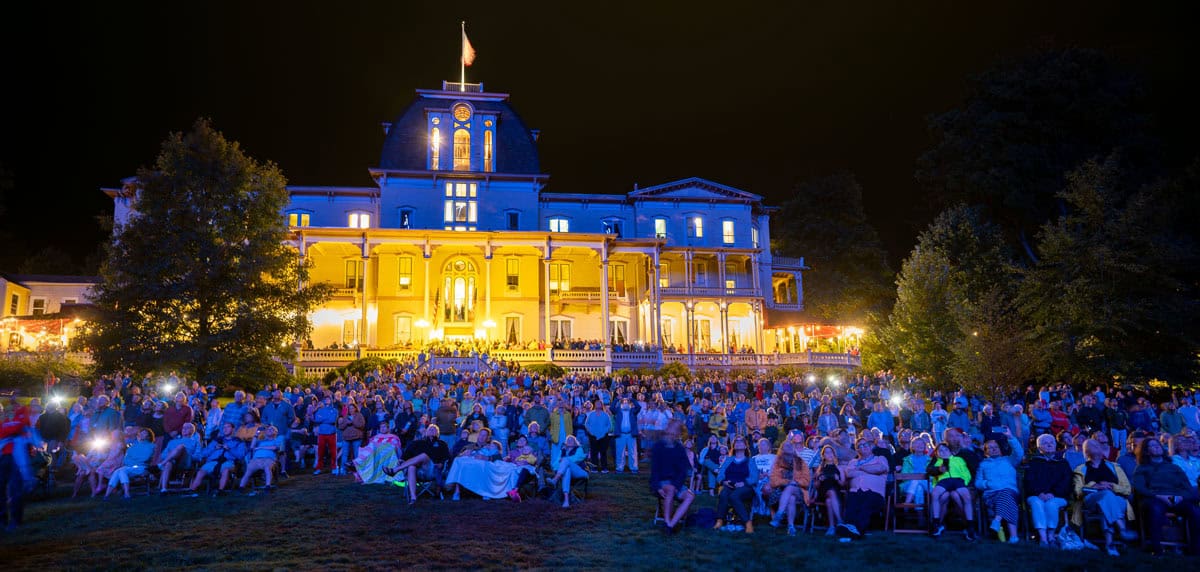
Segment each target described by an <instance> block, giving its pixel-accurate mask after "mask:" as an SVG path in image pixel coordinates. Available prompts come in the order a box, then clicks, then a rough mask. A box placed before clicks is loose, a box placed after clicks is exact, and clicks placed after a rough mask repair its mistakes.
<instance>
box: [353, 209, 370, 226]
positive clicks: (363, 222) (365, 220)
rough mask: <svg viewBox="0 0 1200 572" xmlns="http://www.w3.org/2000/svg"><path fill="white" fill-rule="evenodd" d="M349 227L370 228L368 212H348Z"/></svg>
mask: <svg viewBox="0 0 1200 572" xmlns="http://www.w3.org/2000/svg"><path fill="white" fill-rule="evenodd" d="M349 226H350V228H371V215H370V214H368V213H362V212H359V213H350V225H349Z"/></svg>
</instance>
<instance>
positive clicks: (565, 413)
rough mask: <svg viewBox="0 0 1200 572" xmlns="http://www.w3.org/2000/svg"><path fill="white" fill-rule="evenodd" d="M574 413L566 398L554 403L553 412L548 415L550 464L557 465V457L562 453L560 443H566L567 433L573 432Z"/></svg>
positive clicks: (571, 433)
mask: <svg viewBox="0 0 1200 572" xmlns="http://www.w3.org/2000/svg"><path fill="white" fill-rule="evenodd" d="M574 425H575V421H574V415H573V414H572V413H571V404H570V402H569V401H567V400H565V399H564V400H562V401H560V402H558V403H556V404H555V405H554V413H553V415H551V416H550V435H549V437H550V466H551V467H557V466H558V458H559V455H560V454H561V453H562V450H563V447H562V445H563V444H565V443H566V441H567V436H568V435H574V434H575V427H574Z"/></svg>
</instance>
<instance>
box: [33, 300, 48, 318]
mask: <svg viewBox="0 0 1200 572" xmlns="http://www.w3.org/2000/svg"><path fill="white" fill-rule="evenodd" d="M29 313H30V314H33V315H34V316H40V315H42V314H45V313H46V299H45V298H34V299H33V302H32V303H31V304H30V308H29Z"/></svg>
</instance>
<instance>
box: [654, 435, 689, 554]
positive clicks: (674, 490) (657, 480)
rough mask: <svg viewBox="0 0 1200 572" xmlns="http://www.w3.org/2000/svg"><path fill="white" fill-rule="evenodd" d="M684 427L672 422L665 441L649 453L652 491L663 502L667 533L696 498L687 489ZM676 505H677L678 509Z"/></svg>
mask: <svg viewBox="0 0 1200 572" xmlns="http://www.w3.org/2000/svg"><path fill="white" fill-rule="evenodd" d="M682 428H683V424H682V423H680V422H679V421H676V420H671V421H670V422H669V423H667V429H666V430H665V431H663V435H662V439H661V440H659V441H658V442H657V443H655V444H654V445H653V447H652V448H651V450H650V490H651V491H652V492H653V493H654V494H656V495H658V497H659V499H660V502H662V507H663V511H662V512H663V526H664V531H665V532H667V533H668V534H671V533H673V532H674V531H675V527H676V526H678V525H679V523H680V522H681V521H682V520H683V517H684V516H686V515H687V511H688V507H689V506H691V504H692V501H693V500H695V499H696V495H695V493H693V492H692V491H690V490H688V488H687V478H688V472H689V470H690V469H689V463H688V460H687V453H686V452H685V451H684V449H683V445H681V444H680V443H679V435H680V432H681V430H682ZM676 502H678V503H679V505H678V506H675V503H676Z"/></svg>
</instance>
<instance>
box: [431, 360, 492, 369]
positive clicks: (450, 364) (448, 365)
mask: <svg viewBox="0 0 1200 572" xmlns="http://www.w3.org/2000/svg"><path fill="white" fill-rule="evenodd" d="M427 367H429V368H432V369H455V370H458V371H478V370H479V369H480V363H479V358H476V357H434V358H430V359H429V365H428V366H427Z"/></svg>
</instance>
